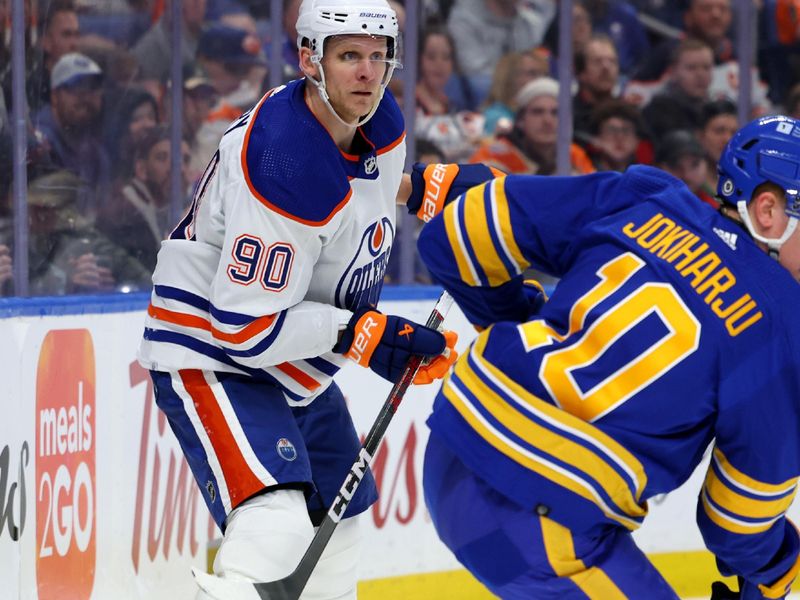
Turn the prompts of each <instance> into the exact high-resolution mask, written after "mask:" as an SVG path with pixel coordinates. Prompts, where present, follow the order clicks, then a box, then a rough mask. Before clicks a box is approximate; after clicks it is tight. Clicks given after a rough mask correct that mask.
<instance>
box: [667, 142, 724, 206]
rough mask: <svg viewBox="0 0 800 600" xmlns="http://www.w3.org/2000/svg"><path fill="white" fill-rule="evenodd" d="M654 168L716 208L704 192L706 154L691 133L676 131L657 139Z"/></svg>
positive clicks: (714, 201)
mask: <svg viewBox="0 0 800 600" xmlns="http://www.w3.org/2000/svg"><path fill="white" fill-rule="evenodd" d="M655 166H657V167H658V168H660V169H663V170H664V171H666V172H667V173H669V174H670V175H674V176H675V177H677V178H678V179H680V180H681V181H683V182H684V183H685V184H686V187H688V188H689V189H690V190H691V191H692V193H693V194H694V195H695V196H697V197H698V198H700V200H702V201H703V202H706V203H707V204H710V205H711V206H714V207H717V206H718V204H717V202H716V200H715V199H714V198H713V197H712V196H709V194H708V193H707V192H706V191H705V190H704V185H705V182H706V177H707V170H708V164H707V163H706V153H705V150H703V147H702V146H701V145H700V142H698V141H697V138H696V137H695V136H694V134H693V133H692V132H691V131H686V130H683V129H678V130H676V131H671V132H669V133H667V134H666V135H665V136H663V137H662V138H660V139H658V140H657V143H656V157H655Z"/></svg>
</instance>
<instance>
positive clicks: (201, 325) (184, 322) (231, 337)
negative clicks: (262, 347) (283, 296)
mask: <svg viewBox="0 0 800 600" xmlns="http://www.w3.org/2000/svg"><path fill="white" fill-rule="evenodd" d="M147 314H149V315H150V316H151V317H153V318H154V319H158V320H159V321H166V322H167V323H174V324H175V325H180V326H181V327H194V328H195V329H202V330H204V331H209V332H211V335H213V336H214V338H215V339H218V340H220V341H222V342H228V343H231V344H241V343H243V342H246V341H247V340H249V339H250V338H252V337H254V336H256V335H258V334H259V333H261V332H262V331H264V330H265V329H267V328H268V327H269V326H270V325H272V323H274V322H275V315H266V316H263V317H259V318H258V319H256V320H255V321H253V322H252V323H250V324H249V325H248V326H247V327H245V328H244V329H242V330H241V331H239V332H237V333H225V332H224V331H220V330H219V329H217V328H216V327H213V326H212V325H211V323H210V322H209V321H208V320H207V319H204V318H202V317H198V316H196V315H187V314H186V313H180V312H176V311H174V310H167V309H165V308H158V307H157V306H153V305H152V304H151V305H150V306H148V307H147Z"/></svg>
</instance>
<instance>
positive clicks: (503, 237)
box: [487, 177, 531, 273]
mask: <svg viewBox="0 0 800 600" xmlns="http://www.w3.org/2000/svg"><path fill="white" fill-rule="evenodd" d="M505 185H506V178H505V177H500V178H498V179H494V180H493V181H491V182H490V183H489V186H490V188H489V189H488V190H487V191H488V192H489V193H490V194H491V198H492V206H493V211H492V213H493V217H494V223H495V231H496V233H497V238H498V239H499V240H500V243H501V244H502V245H503V250H504V251H505V253H506V256H508V258H509V260H510V261H511V262H512V263H513V264H515V265H517V266H518V267H519V273H521V272H522V271H524V270H525V269H527V268H528V267H529V266H531V263H530V262H528V261H527V260H525V257H524V256H523V255H522V251H521V250H520V249H519V246H518V245H517V240H516V239H515V238H514V229H513V228H512V227H511V215H510V211H509V209H508V198H507V197H506V188H505Z"/></svg>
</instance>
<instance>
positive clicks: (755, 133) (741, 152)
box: [717, 115, 800, 218]
mask: <svg viewBox="0 0 800 600" xmlns="http://www.w3.org/2000/svg"><path fill="white" fill-rule="evenodd" d="M717 172H718V173H719V182H718V184H717V196H719V198H720V199H721V200H722V201H723V202H726V203H728V204H732V205H734V206H735V205H736V204H737V203H738V202H740V201H742V200H744V201H745V202H750V199H751V198H752V196H753V192H754V191H755V189H756V188H757V187H758V186H759V185H761V184H762V183H766V182H771V183H774V184H776V185H777V186H779V187H780V188H782V189H783V190H784V192H785V193H786V199H787V207H786V212H787V213H788V214H789V216H793V217H797V218H800V198H798V195H799V194H800V121H798V120H796V119H793V118H791V117H786V116H780V115H776V116H769V117H761V118H759V119H756V120H754V121H751V122H750V123H748V124H747V125H745V126H744V127H742V128H741V129H740V130H739V131H737V132H736V134H734V136H733V137H732V138H731V139H730V141H729V142H728V145H727V146H726V147H725V150H723V152H722V155H721V156H720V159H719V163H718V166H717Z"/></svg>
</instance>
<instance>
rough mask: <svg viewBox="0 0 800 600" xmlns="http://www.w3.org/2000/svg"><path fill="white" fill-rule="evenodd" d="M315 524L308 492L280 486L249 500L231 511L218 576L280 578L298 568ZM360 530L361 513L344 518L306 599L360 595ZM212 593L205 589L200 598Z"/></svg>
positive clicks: (348, 598)
mask: <svg viewBox="0 0 800 600" xmlns="http://www.w3.org/2000/svg"><path fill="white" fill-rule="evenodd" d="M313 537H314V527H313V526H312V524H311V519H310V518H309V516H308V511H307V509H306V502H305V498H304V496H303V492H301V491H299V490H276V491H274V492H269V493H266V494H261V495H259V496H256V497H254V498H251V499H250V500H247V501H246V502H245V503H243V504H242V505H241V506H239V507H237V508H236V509H234V511H233V512H232V513H231V514H230V516H229V517H228V521H227V527H226V529H225V535H224V537H223V538H222V543H221V544H220V547H219V551H218V552H217V557H216V559H215V560H214V573H215V574H216V575H218V576H219V577H223V578H230V579H239V580H242V579H244V580H248V581H275V580H277V579H282V578H283V577H286V576H287V575H289V574H290V573H291V572H292V571H294V569H295V567H297V564H298V563H299V562H300V558H301V557H302V556H303V554H304V553H305V551H306V549H307V548H308V546H309V544H310V543H311V539H312V538H313ZM360 546H361V534H360V531H359V524H358V517H353V518H349V519H343V520H342V521H341V522H340V523H339V525H338V526H337V528H336V531H335V532H334V533H333V536H332V537H331V539H330V541H329V542H328V545H327V546H326V548H325V551H324V552H323V553H322V556H321V557H320V560H319V562H318V563H317V566H316V567H315V569H314V572H313V573H312V574H311V579H309V580H308V584H307V585H306V588H305V590H304V591H303V594H302V596H301V600H355V598H356V577H357V567H358V561H359V558H360ZM206 598H207V596H205V595H204V593H203V592H202V591H200V592H199V593H198V595H197V597H196V600H205V599H206Z"/></svg>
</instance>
